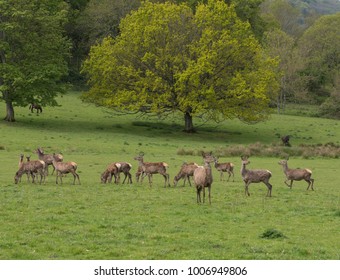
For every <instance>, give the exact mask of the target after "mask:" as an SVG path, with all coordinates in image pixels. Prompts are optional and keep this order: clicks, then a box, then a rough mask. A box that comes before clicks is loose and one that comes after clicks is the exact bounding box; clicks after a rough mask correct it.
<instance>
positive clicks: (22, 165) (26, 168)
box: [14, 155, 45, 184]
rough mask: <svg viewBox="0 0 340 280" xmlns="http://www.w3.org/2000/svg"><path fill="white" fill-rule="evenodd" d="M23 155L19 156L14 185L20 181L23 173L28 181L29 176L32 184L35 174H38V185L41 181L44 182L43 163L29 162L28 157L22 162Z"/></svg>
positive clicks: (39, 161) (37, 161)
mask: <svg viewBox="0 0 340 280" xmlns="http://www.w3.org/2000/svg"><path fill="white" fill-rule="evenodd" d="M23 158H24V155H20V161H19V170H18V171H17V172H16V173H15V177H14V183H15V184H17V183H18V182H20V181H21V177H22V175H23V174H24V173H26V174H27V179H28V181H29V176H31V177H32V183H34V179H35V173H36V174H38V173H39V174H40V182H39V183H40V184H41V182H42V180H44V182H45V162H44V161H42V160H32V161H30V156H28V157H27V159H28V161H27V162H23Z"/></svg>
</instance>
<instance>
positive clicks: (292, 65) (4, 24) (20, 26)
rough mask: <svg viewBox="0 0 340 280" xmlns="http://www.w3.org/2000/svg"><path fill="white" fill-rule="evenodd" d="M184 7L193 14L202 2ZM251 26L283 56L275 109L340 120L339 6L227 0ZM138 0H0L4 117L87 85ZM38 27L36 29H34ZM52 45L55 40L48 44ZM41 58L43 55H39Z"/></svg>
mask: <svg viewBox="0 0 340 280" xmlns="http://www.w3.org/2000/svg"><path fill="white" fill-rule="evenodd" d="M150 2H154V3H159V2H162V3H164V2H174V3H177V4H178V3H186V4H188V5H189V6H190V8H191V9H192V10H193V13H195V9H196V7H197V5H198V3H201V2H204V3H206V2H207V1H198V0H187V1H184V0H177V1H176V0H168V1H156V0H150ZM225 2H226V3H228V4H233V5H234V6H235V10H236V13H237V16H238V17H239V18H240V19H241V20H242V21H248V22H249V23H250V25H251V30H252V32H253V33H254V36H255V37H256V38H257V40H258V41H259V42H260V44H261V45H262V47H263V49H264V50H265V51H266V52H267V55H270V56H271V57H273V58H276V59H278V61H279V66H278V67H277V75H278V76H279V77H280V89H279V94H278V98H277V100H272V101H271V102H272V104H271V106H272V107H273V108H275V107H276V108H277V110H278V112H279V113H280V112H284V110H285V106H286V104H287V103H298V104H314V105H319V110H318V112H315V116H323V117H330V118H340V113H339V112H340V90H339V89H340V74H339V73H340V69H339V68H340V66H339V65H340V63H339V62H340V61H339V60H340V49H339V45H340V34H339V28H338V27H339V26H340V1H337V0H304V1H301V0H225ZM140 5H141V1H140V0H65V1H63V0H58V1H51V0H41V1H38V0H33V1H29V0H15V1H14V0H10V1H0V94H1V95H2V99H3V100H4V101H5V103H6V106H7V116H6V117H5V120H8V121H14V120H15V119H14V106H27V105H29V104H30V103H32V102H38V103H42V105H45V106H47V105H48V106H56V105H57V103H56V101H55V97H56V96H57V95H58V94H62V93H63V92H65V87H64V85H65V83H69V84H71V85H73V86H77V87H81V88H84V87H86V77H85V76H84V74H82V73H81V71H80V70H81V68H82V65H83V63H84V61H85V60H86V59H87V57H88V54H89V51H90V49H91V46H95V45H98V44H99V43H101V42H102V41H103V39H104V38H107V37H108V36H110V37H112V38H115V37H116V36H117V35H119V34H120V30H119V24H120V22H121V19H123V18H124V17H125V16H126V15H128V14H129V13H130V12H131V11H133V10H137V9H138V8H139V7H140ZM32 23H33V24H32ZM51 42H53V43H51ZM42 54H43V55H42Z"/></svg>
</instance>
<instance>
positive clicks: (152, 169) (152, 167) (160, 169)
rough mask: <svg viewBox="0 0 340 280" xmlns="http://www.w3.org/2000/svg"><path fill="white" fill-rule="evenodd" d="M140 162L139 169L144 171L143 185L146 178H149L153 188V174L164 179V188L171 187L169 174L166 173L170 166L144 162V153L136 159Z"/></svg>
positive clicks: (142, 174)
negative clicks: (159, 175)
mask: <svg viewBox="0 0 340 280" xmlns="http://www.w3.org/2000/svg"><path fill="white" fill-rule="evenodd" d="M134 159H135V160H137V161H138V164H139V168H140V169H141V170H142V173H141V176H142V177H141V183H143V179H144V177H145V176H148V178H149V185H150V187H151V186H152V174H161V175H162V176H163V177H164V187H166V186H169V187H170V183H169V174H168V173H167V172H166V170H167V168H168V167H169V165H168V164H167V163H166V162H144V153H140V154H139V156H137V157H135V158H134Z"/></svg>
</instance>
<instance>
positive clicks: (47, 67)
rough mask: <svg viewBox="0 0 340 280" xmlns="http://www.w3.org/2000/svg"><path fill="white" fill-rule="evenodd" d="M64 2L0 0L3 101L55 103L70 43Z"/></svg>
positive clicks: (21, 104) (60, 90)
mask: <svg viewBox="0 0 340 280" xmlns="http://www.w3.org/2000/svg"><path fill="white" fill-rule="evenodd" d="M66 16H67V6H66V5H65V3H64V1H61V0H60V1H47V0H45V1H28V0H18V1H14V0H9V1H0V17H1V23H0V30H1V32H0V58H1V60H0V92H1V93H2V95H3V99H4V100H5V101H6V103H13V104H14V105H17V106H26V105H27V104H28V103H30V102H34V101H38V102H39V103H41V104H43V105H46V104H49V105H56V102H55V97H56V95H57V94H58V93H60V92H63V90H64V88H63V86H62V85H61V83H60V81H61V79H62V78H63V77H64V76H65V75H66V74H67V72H68V68H67V62H66V59H67V58H68V54H69V48H70V44H69V42H68V40H67V39H66V38H65V36H64V29H63V28H64V24H65V22H66Z"/></svg>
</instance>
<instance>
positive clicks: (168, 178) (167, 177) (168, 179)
mask: <svg viewBox="0 0 340 280" xmlns="http://www.w3.org/2000/svg"><path fill="white" fill-rule="evenodd" d="M165 174H166V179H167V181H168V187H170V176H169V174H168V173H165Z"/></svg>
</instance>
